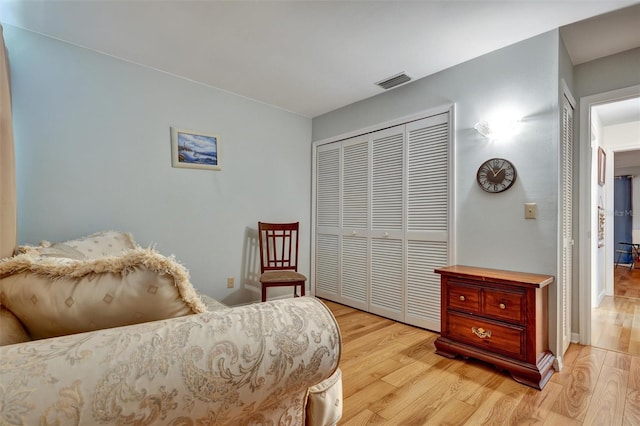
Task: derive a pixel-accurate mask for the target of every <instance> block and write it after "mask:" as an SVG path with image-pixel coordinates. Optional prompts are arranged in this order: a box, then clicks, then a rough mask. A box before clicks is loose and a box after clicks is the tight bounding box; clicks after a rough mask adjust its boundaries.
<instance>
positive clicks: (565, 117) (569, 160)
mask: <svg viewBox="0 0 640 426" xmlns="http://www.w3.org/2000/svg"><path fill="white" fill-rule="evenodd" d="M561 145H562V146H561V156H562V269H561V271H560V277H559V278H560V279H559V284H560V286H561V287H560V288H561V291H562V318H561V322H562V353H563V354H564V352H565V351H566V350H567V348H568V347H569V344H570V343H571V287H572V285H573V283H572V282H573V279H572V277H573V274H572V271H573V106H572V105H571V103H570V102H569V100H568V99H567V98H566V97H563V104H562V129H561Z"/></svg>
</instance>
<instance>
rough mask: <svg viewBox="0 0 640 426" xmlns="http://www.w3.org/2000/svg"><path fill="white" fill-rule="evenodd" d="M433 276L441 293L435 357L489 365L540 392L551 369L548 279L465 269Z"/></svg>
mask: <svg viewBox="0 0 640 426" xmlns="http://www.w3.org/2000/svg"><path fill="white" fill-rule="evenodd" d="M435 272H436V273H439V274H440V275H441V279H440V283H441V284H440V285H441V289H442V293H441V297H442V316H441V321H442V324H441V336H440V337H439V338H438V339H437V340H436V341H435V346H436V353H437V354H440V355H443V356H445V357H448V358H454V357H456V356H458V355H460V356H462V357H465V358H466V357H472V358H477V359H480V360H482V361H486V362H489V363H491V364H494V365H495V366H496V367H498V368H499V369H503V370H507V371H508V372H509V373H510V374H511V376H512V377H513V378H514V379H515V380H517V381H518V382H520V383H524V384H526V385H529V386H532V387H534V388H536V389H542V388H543V387H544V385H545V384H546V383H547V381H548V380H549V379H550V378H551V375H552V374H553V371H554V370H553V361H554V359H555V357H554V356H553V354H552V353H551V352H549V339H548V285H549V284H551V283H552V282H553V280H554V277H553V276H550V275H539V274H528V273H522V272H512V271H503V270H498V269H486V268H476V267H470V266H448V267H446V268H440V269H436V270H435Z"/></svg>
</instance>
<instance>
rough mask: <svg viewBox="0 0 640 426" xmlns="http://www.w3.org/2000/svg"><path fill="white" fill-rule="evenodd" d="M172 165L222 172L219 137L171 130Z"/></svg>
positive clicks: (175, 129)
mask: <svg viewBox="0 0 640 426" xmlns="http://www.w3.org/2000/svg"><path fill="white" fill-rule="evenodd" d="M171 165H172V166H173V167H186V168H190V169H209V170H221V167H220V138H219V137H218V135H213V134H209V133H202V132H194V131H191V130H184V129H178V128H175V127H172V128H171Z"/></svg>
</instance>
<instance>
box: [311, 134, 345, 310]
mask: <svg viewBox="0 0 640 426" xmlns="http://www.w3.org/2000/svg"><path fill="white" fill-rule="evenodd" d="M340 146H341V144H340V143H333V144H329V145H324V146H321V147H318V150H317V155H316V253H315V257H316V262H315V269H316V270H315V289H316V295H317V296H319V297H325V298H327V299H330V300H336V301H337V299H338V291H339V270H340V269H339V266H340Z"/></svg>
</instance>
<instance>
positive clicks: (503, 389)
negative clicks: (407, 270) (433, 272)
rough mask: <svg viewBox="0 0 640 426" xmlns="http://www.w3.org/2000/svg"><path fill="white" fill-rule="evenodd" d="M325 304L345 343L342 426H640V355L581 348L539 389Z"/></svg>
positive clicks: (422, 336) (423, 335)
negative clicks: (336, 321)
mask: <svg viewBox="0 0 640 426" xmlns="http://www.w3.org/2000/svg"><path fill="white" fill-rule="evenodd" d="M325 303H326V304H327V306H328V307H329V309H330V310H331V311H332V312H333V314H334V315H335V316H336V319H337V320H338V323H339V325H340V329H341V331H342V339H343V352H342V358H341V361H340V367H341V369H342V372H343V391H344V412H343V417H342V420H341V422H340V425H369V424H381V425H445V424H446V425H474V426H475V425H563V426H564V425H603V426H604V425H640V357H638V356H632V355H628V354H622V353H619V352H615V351H608V350H604V349H599V348H595V347H591V346H580V345H573V344H572V345H571V346H570V347H569V350H568V351H567V353H566V354H565V363H566V365H565V368H564V369H563V371H562V372H561V373H555V374H554V375H553V377H552V378H551V380H550V381H549V383H548V384H547V385H546V386H545V388H544V389H543V390H542V391H538V390H535V389H533V388H530V387H528V386H525V385H522V384H519V383H517V382H516V381H514V380H513V379H511V377H510V376H509V375H508V374H506V373H502V372H499V371H497V370H496V369H495V368H493V367H492V366H490V365H488V364H484V363H482V362H478V361H473V360H462V359H453V360H450V359H447V358H444V357H441V356H439V355H436V354H435V347H434V346H433V342H434V340H435V339H436V338H437V337H438V334H436V333H432V332H430V331H427V330H423V329H420V328H416V327H412V326H409V325H405V324H401V323H397V322H395V321H391V320H388V319H385V318H381V317H378V316H376V315H372V314H368V313H365V312H362V311H358V310H356V309H353V308H350V307H346V306H343V305H339V304H337V303H333V302H329V301H325Z"/></svg>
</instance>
